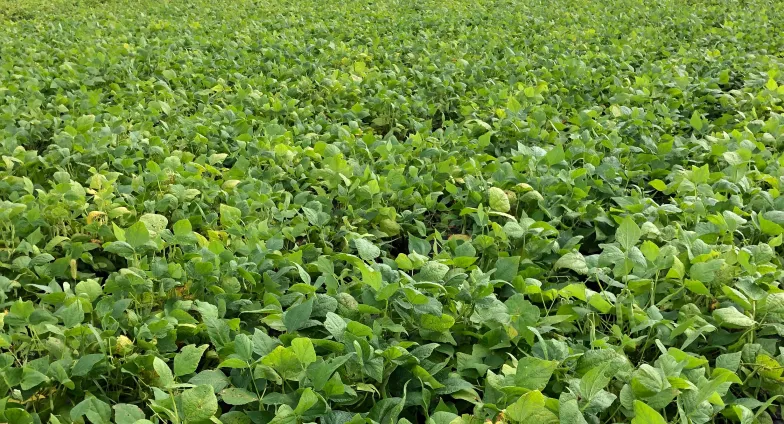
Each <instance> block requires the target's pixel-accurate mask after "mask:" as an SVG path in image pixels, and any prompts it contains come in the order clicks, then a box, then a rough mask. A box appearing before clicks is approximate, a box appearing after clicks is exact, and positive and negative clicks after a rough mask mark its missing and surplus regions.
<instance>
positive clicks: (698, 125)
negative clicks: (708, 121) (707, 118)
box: [689, 110, 702, 131]
mask: <svg viewBox="0 0 784 424" xmlns="http://www.w3.org/2000/svg"><path fill="white" fill-rule="evenodd" d="M689 124H691V127H692V128H694V130H695V131H700V130H701V129H702V117H701V116H700V112H699V111H696V110H695V111H694V113H692V114H691V119H689Z"/></svg>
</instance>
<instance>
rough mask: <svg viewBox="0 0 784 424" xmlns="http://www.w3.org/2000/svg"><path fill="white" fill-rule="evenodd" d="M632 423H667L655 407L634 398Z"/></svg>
mask: <svg viewBox="0 0 784 424" xmlns="http://www.w3.org/2000/svg"><path fill="white" fill-rule="evenodd" d="M632 424H667V421H665V420H664V418H663V417H662V416H661V414H659V413H658V412H656V410H655V409H653V408H651V407H650V406H648V405H646V404H645V403H643V402H640V401H639V400H635V401H634V418H632Z"/></svg>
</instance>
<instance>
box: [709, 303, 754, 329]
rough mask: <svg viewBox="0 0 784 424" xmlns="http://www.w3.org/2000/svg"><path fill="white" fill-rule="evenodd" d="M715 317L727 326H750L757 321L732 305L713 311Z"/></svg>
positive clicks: (721, 324)
mask: <svg viewBox="0 0 784 424" xmlns="http://www.w3.org/2000/svg"><path fill="white" fill-rule="evenodd" d="M713 318H714V319H715V320H716V321H717V322H718V323H719V325H720V326H722V327H726V328H750V327H753V326H754V324H755V322H754V320H753V319H751V318H749V317H748V316H746V315H744V314H743V313H741V312H740V311H738V310H737V309H735V308H733V307H732V306H729V307H726V308H720V309H716V310H715V311H713Z"/></svg>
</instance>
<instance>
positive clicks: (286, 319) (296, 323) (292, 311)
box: [283, 299, 313, 333]
mask: <svg viewBox="0 0 784 424" xmlns="http://www.w3.org/2000/svg"><path fill="white" fill-rule="evenodd" d="M312 311H313V299H310V300H307V301H305V302H302V303H300V304H298V305H295V306H292V307H291V308H289V309H288V310H287V311H286V312H284V313H283V325H285V326H286V331H288V332H289V333H292V332H294V331H297V330H299V329H300V328H302V327H303V326H304V325H305V323H307V321H308V319H310V314H311V312H312Z"/></svg>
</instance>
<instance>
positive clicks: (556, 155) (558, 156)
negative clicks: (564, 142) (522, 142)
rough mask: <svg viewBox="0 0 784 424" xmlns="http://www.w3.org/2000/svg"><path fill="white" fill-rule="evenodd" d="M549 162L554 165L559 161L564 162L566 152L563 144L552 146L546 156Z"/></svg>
mask: <svg viewBox="0 0 784 424" xmlns="http://www.w3.org/2000/svg"><path fill="white" fill-rule="evenodd" d="M544 157H545V160H546V161H547V164H548V165H550V166H553V165H555V164H557V163H560V162H562V161H563V160H564V159H566V153H565V152H564V149H563V146H561V145H560V144H556V145H555V146H553V148H551V149H550V150H549V151H548V152H547V154H546V155H545V156H544Z"/></svg>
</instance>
